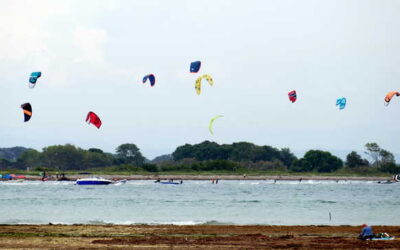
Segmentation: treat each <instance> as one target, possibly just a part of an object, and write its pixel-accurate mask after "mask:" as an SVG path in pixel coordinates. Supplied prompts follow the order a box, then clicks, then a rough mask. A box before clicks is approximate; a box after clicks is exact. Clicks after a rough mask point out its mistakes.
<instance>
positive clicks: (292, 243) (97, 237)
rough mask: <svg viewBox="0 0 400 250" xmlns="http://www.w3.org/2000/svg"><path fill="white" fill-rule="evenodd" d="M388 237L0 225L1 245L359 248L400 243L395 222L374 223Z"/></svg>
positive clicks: (306, 230)
mask: <svg viewBox="0 0 400 250" xmlns="http://www.w3.org/2000/svg"><path fill="white" fill-rule="evenodd" d="M373 230H374V232H375V233H381V232H386V233H388V234H390V235H391V236H395V237H396V239H395V240H390V241H361V240H358V239H357V236H358V234H359V232H360V226H260V225H252V226H250V225H249V226H238V225H194V226H176V225H82V224H79V225H0V244H1V246H2V248H26V249H31V248H35V249H60V248H63V249H65V248H68V249H78V248H91V249H93V248H108V249H115V248H125V249H128V248H129V249H132V248H139V249H143V248H146V249H164V248H165V249H166V248H168V249H171V248H172V247H173V248H174V249H249V248H250V249H271V248H273V249H283V248H295V249H359V248H363V249H364V248H376V249H381V248H391V249H399V248H400V226H373Z"/></svg>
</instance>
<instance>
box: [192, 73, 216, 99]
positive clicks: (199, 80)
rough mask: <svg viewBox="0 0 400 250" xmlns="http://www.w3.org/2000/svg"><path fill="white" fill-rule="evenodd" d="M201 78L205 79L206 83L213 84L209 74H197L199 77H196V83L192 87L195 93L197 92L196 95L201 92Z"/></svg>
mask: <svg viewBox="0 0 400 250" xmlns="http://www.w3.org/2000/svg"><path fill="white" fill-rule="evenodd" d="M203 79H206V80H207V82H208V84H210V86H213V85H214V80H213V79H212V78H211V76H209V75H202V76H199V78H197V80H196V83H195V85H194V87H195V89H196V93H197V94H198V95H200V93H201V81H202V80H203Z"/></svg>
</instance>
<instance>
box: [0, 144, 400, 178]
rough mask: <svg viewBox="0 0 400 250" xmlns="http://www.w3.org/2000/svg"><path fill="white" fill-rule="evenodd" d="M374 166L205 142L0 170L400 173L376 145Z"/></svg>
mask: <svg viewBox="0 0 400 250" xmlns="http://www.w3.org/2000/svg"><path fill="white" fill-rule="evenodd" d="M365 154H366V156H367V157H368V158H369V160H367V159H365V158H362V157H361V156H360V155H359V154H358V153H357V152H355V151H352V152H350V153H349V154H348V155H347V157H346V161H345V162H343V161H342V160H341V159H340V158H339V157H337V156H335V155H333V154H331V153H330V152H327V151H322V150H309V151H307V152H306V153H305V154H304V156H303V157H302V158H297V157H296V156H295V155H294V154H293V153H292V152H291V151H290V149H289V148H282V149H278V148H274V147H271V146H266V145H264V146H259V145H255V144H253V143H249V142H237V143H232V144H218V143H216V142H210V141H204V142H202V143H198V144H194V145H191V144H185V145H182V146H179V147H177V148H176V149H175V151H174V152H173V153H172V154H171V155H164V156H160V157H157V158H156V159H155V160H154V161H153V162H152V161H149V160H147V159H146V158H145V157H144V156H143V155H142V153H141V152H140V149H139V148H138V147H137V146H136V145H135V144H133V143H125V144H122V145H120V146H118V147H117V148H116V150H115V153H107V152H103V151H102V150H101V149H98V148H90V149H88V150H85V149H82V148H79V147H76V146H74V145H71V144H66V145H54V146H48V147H45V148H43V150H42V151H41V152H40V151H37V150H34V149H28V150H25V151H23V152H22V153H20V154H19V156H18V158H17V159H16V160H8V159H5V158H2V159H1V160H0V169H3V170H4V169H27V168H29V169H32V170H58V171H69V170H78V171H82V170H108V171H124V172H137V171H147V172H168V171H180V172H190V171H232V172H235V171H242V172H243V171H281V172H282V171H283V172H285V171H288V172H318V173H329V172H334V171H338V170H340V169H343V168H345V169H351V170H357V171H359V172H367V171H370V170H371V169H372V170H375V171H381V172H387V173H400V167H399V166H398V165H397V164H396V162H395V158H394V156H393V154H392V153H390V152H389V151H387V150H385V149H382V148H380V147H379V146H378V144H376V143H367V144H366V145H365Z"/></svg>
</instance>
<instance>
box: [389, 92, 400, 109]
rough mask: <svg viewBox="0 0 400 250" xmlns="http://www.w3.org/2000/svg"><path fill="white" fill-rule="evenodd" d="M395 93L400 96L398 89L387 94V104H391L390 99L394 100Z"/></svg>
mask: <svg viewBox="0 0 400 250" xmlns="http://www.w3.org/2000/svg"><path fill="white" fill-rule="evenodd" d="M394 95H396V96H400V93H399V92H397V91H391V92H389V93H387V95H386V96H385V106H388V105H389V103H390V100H392V98H393V96H394Z"/></svg>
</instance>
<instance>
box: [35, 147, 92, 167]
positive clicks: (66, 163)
mask: <svg viewBox="0 0 400 250" xmlns="http://www.w3.org/2000/svg"><path fill="white" fill-rule="evenodd" d="M84 154H85V152H84V150H82V149H80V148H77V147H75V146H74V145H71V144H66V145H55V146H49V147H46V148H44V149H43V153H42V160H43V165H44V166H45V167H49V168H54V169H59V170H72V169H76V170H82V169H85V168H86V167H85V165H84V161H83V160H84Z"/></svg>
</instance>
